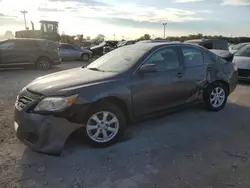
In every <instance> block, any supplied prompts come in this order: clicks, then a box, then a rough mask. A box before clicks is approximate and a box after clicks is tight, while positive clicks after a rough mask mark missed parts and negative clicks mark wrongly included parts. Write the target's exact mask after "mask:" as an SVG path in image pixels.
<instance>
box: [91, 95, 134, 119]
mask: <svg viewBox="0 0 250 188" xmlns="http://www.w3.org/2000/svg"><path fill="white" fill-rule="evenodd" d="M104 102H110V103H112V104H115V105H117V106H118V107H119V108H120V109H121V110H122V112H123V113H124V115H125V117H126V119H127V120H130V117H131V116H130V114H129V108H128V106H127V104H126V103H125V101H124V100H122V99H121V98H119V97H115V96H108V97H104V98H101V99H99V100H97V101H96V102H95V103H94V104H97V103H98V104H99V103H104ZM94 104H93V105H94Z"/></svg>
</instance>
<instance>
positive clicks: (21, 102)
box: [15, 96, 34, 110]
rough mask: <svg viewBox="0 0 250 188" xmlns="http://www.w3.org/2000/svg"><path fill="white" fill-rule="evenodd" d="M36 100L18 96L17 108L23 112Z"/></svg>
mask: <svg viewBox="0 0 250 188" xmlns="http://www.w3.org/2000/svg"><path fill="white" fill-rule="evenodd" d="M33 101H34V100H32V99H30V98H29V97H26V96H18V97H17V100H16V104H15V106H16V108H17V109H18V110H23V109H24V108H26V107H28V106H29V105H30V104H32V102H33Z"/></svg>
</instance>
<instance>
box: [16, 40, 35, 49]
mask: <svg viewBox="0 0 250 188" xmlns="http://www.w3.org/2000/svg"><path fill="white" fill-rule="evenodd" d="M35 47H37V45H36V43H35V42H34V41H33V40H16V41H15V48H35Z"/></svg>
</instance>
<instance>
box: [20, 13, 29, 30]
mask: <svg viewBox="0 0 250 188" xmlns="http://www.w3.org/2000/svg"><path fill="white" fill-rule="evenodd" d="M21 13H22V14H23V18H24V24H25V30H26V29H27V24H26V16H25V14H27V13H28V11H26V10H22V11H21Z"/></svg>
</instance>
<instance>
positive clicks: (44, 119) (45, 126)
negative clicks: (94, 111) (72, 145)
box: [14, 109, 83, 155]
mask: <svg viewBox="0 0 250 188" xmlns="http://www.w3.org/2000/svg"><path fill="white" fill-rule="evenodd" d="M14 121H15V122H14V128H15V130H16V134H17V137H18V138H19V139H20V140H21V141H22V142H23V143H24V144H25V145H27V146H28V147H30V148H31V149H32V150H34V151H37V152H42V153H48V154H56V155H59V154H60V153H61V151H62V149H63V147H64V143H65V142H66V140H67V139H68V137H69V136H70V135H71V134H72V133H73V132H74V131H75V130H77V129H79V128H81V127H82V126H83V125H81V124H77V123H72V122H69V121H68V120H67V119H64V118H58V117H54V116H53V115H40V114H33V113H27V112H25V111H20V110H18V109H15V113H14Z"/></svg>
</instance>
